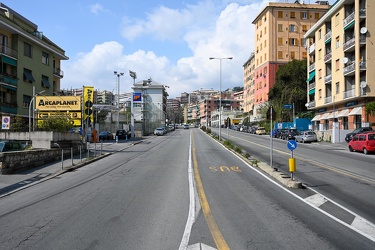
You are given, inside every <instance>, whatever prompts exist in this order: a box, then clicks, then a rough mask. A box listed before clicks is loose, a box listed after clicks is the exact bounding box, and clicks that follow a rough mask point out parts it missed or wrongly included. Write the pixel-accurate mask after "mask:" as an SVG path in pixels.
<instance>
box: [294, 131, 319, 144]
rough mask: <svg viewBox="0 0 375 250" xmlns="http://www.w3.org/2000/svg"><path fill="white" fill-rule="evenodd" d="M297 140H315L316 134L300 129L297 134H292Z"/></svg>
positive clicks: (316, 138) (303, 141)
mask: <svg viewBox="0 0 375 250" xmlns="http://www.w3.org/2000/svg"><path fill="white" fill-rule="evenodd" d="M294 139H295V140H296V141H297V142H302V143H305V142H317V141H318V136H317V135H316V133H315V132H314V131H301V132H300V133H299V134H298V135H295V136H294Z"/></svg>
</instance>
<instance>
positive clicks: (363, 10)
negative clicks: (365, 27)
mask: <svg viewBox="0 0 375 250" xmlns="http://www.w3.org/2000/svg"><path fill="white" fill-rule="evenodd" d="M359 16H360V17H362V18H366V9H360V10H359Z"/></svg>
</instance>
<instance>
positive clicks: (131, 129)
mask: <svg viewBox="0 0 375 250" xmlns="http://www.w3.org/2000/svg"><path fill="white" fill-rule="evenodd" d="M129 75H130V77H131V78H133V86H134V85H135V79H137V73H136V72H134V71H131V70H129ZM133 106H134V105H133V97H131V107H130V131H131V135H130V136H131V138H133V137H134V113H133Z"/></svg>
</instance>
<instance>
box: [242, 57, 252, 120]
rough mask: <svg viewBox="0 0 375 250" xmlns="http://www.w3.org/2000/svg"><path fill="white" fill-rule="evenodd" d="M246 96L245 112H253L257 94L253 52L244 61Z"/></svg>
mask: <svg viewBox="0 0 375 250" xmlns="http://www.w3.org/2000/svg"><path fill="white" fill-rule="evenodd" d="M243 68H244V81H243V82H244V98H243V101H244V102H243V109H244V112H245V113H248V114H251V113H252V110H253V105H254V94H255V89H254V88H255V81H254V76H255V54H254V52H253V53H251V55H250V57H249V59H247V61H246V62H245V63H244V65H243Z"/></svg>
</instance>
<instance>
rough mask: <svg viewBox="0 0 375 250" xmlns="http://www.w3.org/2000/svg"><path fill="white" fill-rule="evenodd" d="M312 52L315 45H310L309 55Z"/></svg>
mask: <svg viewBox="0 0 375 250" xmlns="http://www.w3.org/2000/svg"><path fill="white" fill-rule="evenodd" d="M314 51H315V43H314V44H311V45H310V47H309V54H311V53H313V52H314Z"/></svg>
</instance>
